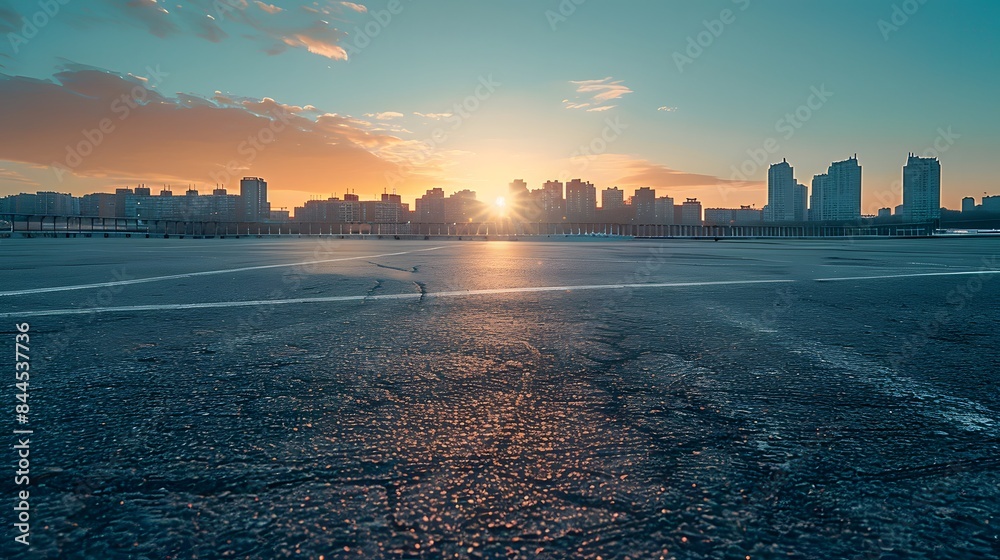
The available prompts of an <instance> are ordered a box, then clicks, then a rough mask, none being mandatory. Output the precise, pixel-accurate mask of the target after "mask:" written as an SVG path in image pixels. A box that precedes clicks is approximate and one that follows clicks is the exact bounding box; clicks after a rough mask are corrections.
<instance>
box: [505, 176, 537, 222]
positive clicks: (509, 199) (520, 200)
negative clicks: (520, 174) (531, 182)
mask: <svg viewBox="0 0 1000 560" xmlns="http://www.w3.org/2000/svg"><path fill="white" fill-rule="evenodd" d="M528 194H529V193H528V183H526V182H524V179H515V180H514V181H513V182H511V183H510V185H508V187H507V196H506V197H505V198H504V207H505V208H506V210H507V213H508V215H509V216H511V217H514V218H521V219H524V218H526V217H527V216H528V214H530V213H531V211H530V208H529V200H528Z"/></svg>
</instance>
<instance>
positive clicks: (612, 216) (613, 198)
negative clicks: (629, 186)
mask: <svg viewBox="0 0 1000 560" xmlns="http://www.w3.org/2000/svg"><path fill="white" fill-rule="evenodd" d="M601 221H604V222H611V223H617V224H620V223H624V222H625V191H623V190H621V189H619V188H618V187H612V188H610V189H604V190H603V191H601Z"/></svg>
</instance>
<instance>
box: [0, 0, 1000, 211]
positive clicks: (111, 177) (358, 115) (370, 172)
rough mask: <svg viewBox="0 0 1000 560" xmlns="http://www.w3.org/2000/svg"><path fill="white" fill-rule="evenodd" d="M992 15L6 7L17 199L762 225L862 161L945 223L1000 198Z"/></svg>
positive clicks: (705, 4)
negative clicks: (610, 211) (360, 204)
mask: <svg viewBox="0 0 1000 560" xmlns="http://www.w3.org/2000/svg"><path fill="white" fill-rule="evenodd" d="M998 21H1000V3H998V2H995V1H993V0H952V1H947V2H946V1H944V0H905V1H903V0H893V1H889V0H886V1H882V0H836V1H834V0H816V1H809V2H803V1H800V0H769V1H767V0H675V1H664V0H659V1H652V0H649V1H646V0H637V1H631V2H622V1H617V2H612V1H610V0H530V1H529V0H507V1H503V2H500V1H492V2H489V1H479V0H435V1H431V0H388V1H383V0H378V1H371V2H363V1H358V2H340V1H318V2H283V1H279V0H273V2H262V1H252V0H195V1H186V2H177V1H155V0H119V1H111V0H86V1H85V0H41V1H37V0H19V1H14V0H0V194H11V193H18V192H35V191H38V190H46V191H58V192H69V193H73V194H75V195H82V194H85V193H89V192H113V190H114V189H115V188H118V187H124V186H130V187H134V186H136V185H139V184H145V185H147V186H149V187H151V188H152V189H153V190H154V192H157V191H159V190H160V189H161V188H163V187H164V186H165V185H169V187H170V188H171V189H172V190H174V191H183V190H186V189H187V188H189V187H190V186H192V185H193V186H194V187H195V188H197V189H199V191H201V192H206V191H210V190H211V189H213V188H215V187H216V185H223V186H225V187H226V188H228V189H230V192H238V188H239V187H238V184H239V183H238V182H239V179H240V178H241V177H243V176H260V177H263V178H264V179H266V180H267V181H268V186H269V198H270V200H271V203H272V207H273V208H281V207H284V208H288V209H292V208H293V207H294V206H297V205H301V204H302V202H303V201H305V200H308V199H315V198H324V199H325V198H327V197H329V196H332V195H336V196H341V197H342V196H343V194H344V193H345V192H355V193H357V194H359V195H361V197H362V199H367V198H376V197H377V196H378V195H379V194H380V193H383V192H393V191H395V192H397V193H399V194H401V195H402V196H403V199H404V201H412V200H413V198H415V197H416V196H419V195H420V194H422V193H423V192H424V191H425V190H427V189H429V188H433V187H442V188H443V189H444V190H445V192H446V193H451V192H455V191H458V190H462V189H472V190H474V191H476V192H477V193H478V196H479V198H480V199H481V200H492V199H493V198H495V197H496V196H501V195H502V194H503V193H504V192H505V190H506V188H507V185H508V183H510V182H511V181H513V180H514V179H524V180H526V181H527V182H528V185H529V188H540V187H541V184H542V183H543V182H544V181H546V180H556V179H557V180H563V181H566V180H569V179H573V178H582V179H584V180H588V181H590V182H592V183H594V184H595V185H596V186H597V188H598V190H601V189H604V188H609V187H613V186H618V187H620V188H622V189H625V190H626V192H627V193H629V194H630V193H631V192H632V191H633V190H634V189H637V188H639V187H644V186H648V187H653V188H655V189H656V191H657V194H658V195H659V196H663V195H669V196H673V197H674V198H675V200H678V201H681V200H683V199H684V198H687V197H697V198H699V199H700V200H701V201H702V202H703V204H704V205H705V207H709V208H711V207H738V206H739V205H755V206H757V207H762V206H763V205H764V204H765V203H766V199H767V188H766V179H767V168H768V166H769V165H770V164H771V163H775V162H780V161H782V159H787V160H788V162H789V163H791V164H792V166H793V167H794V168H795V175H796V178H797V179H798V181H799V182H801V183H803V184H806V185H810V184H811V181H812V177H813V175H816V174H819V173H823V172H825V171H826V169H827V167H828V166H829V165H830V163H831V162H833V161H839V160H843V159H847V158H849V157H852V156H854V155H855V154H857V156H858V158H859V160H860V163H861V165H862V166H863V204H862V210H863V213H865V214H874V213H875V212H876V210H877V209H878V208H882V207H889V206H895V205H897V204H900V203H901V202H902V200H901V196H902V195H901V178H902V166H903V165H904V164H905V162H906V158H907V154H909V153H916V154H917V155H921V156H931V157H938V158H940V160H941V162H942V184H943V187H942V191H943V192H942V204H943V205H944V206H945V207H948V208H958V207H959V206H960V200H961V198H962V197H964V196H975V197H976V198H977V199H978V198H979V197H981V196H982V195H983V193H989V194H1000V186H998V180H997V178H996V177H997V175H996V173H995V172H994V170H993V167H994V160H995V159H996V154H997V153H998V152H1000V132H998V131H1000V126H998V125H1000V111H998V110H997V108H996V98H997V91H998V90H1000V74H998V72H997V70H998V68H1000V34H998V33H996V32H995V29H996V27H997V24H998Z"/></svg>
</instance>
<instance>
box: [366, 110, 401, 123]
mask: <svg viewBox="0 0 1000 560" xmlns="http://www.w3.org/2000/svg"><path fill="white" fill-rule="evenodd" d="M365 116H366V117H372V118H374V119H375V120H379V121H388V120H392V119H401V118H403V113H397V112H395V111H385V112H384V113H365Z"/></svg>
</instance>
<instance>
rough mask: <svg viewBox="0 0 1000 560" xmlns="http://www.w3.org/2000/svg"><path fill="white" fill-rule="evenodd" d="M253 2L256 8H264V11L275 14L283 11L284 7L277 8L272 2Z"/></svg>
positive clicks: (258, 0) (257, 0)
mask: <svg viewBox="0 0 1000 560" xmlns="http://www.w3.org/2000/svg"><path fill="white" fill-rule="evenodd" d="M254 4H257V7H258V8H260V9H262V10H264V11H265V12H267V13H269V14H277V13H280V12H283V11H285V10H284V8H279V7H278V6H275V5H274V4H265V3H264V2H261V1H260V0H256V2H254Z"/></svg>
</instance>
